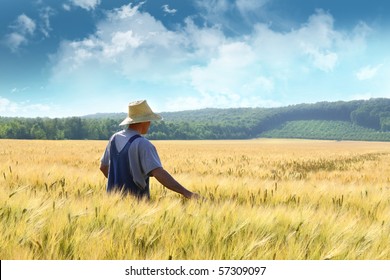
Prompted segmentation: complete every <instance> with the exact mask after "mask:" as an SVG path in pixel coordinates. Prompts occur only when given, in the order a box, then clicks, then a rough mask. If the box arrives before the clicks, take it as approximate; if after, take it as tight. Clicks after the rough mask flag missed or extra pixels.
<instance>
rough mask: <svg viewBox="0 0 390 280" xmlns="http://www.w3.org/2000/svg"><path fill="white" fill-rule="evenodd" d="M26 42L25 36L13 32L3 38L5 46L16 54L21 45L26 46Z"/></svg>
mask: <svg viewBox="0 0 390 280" xmlns="http://www.w3.org/2000/svg"><path fill="white" fill-rule="evenodd" d="M27 43H28V40H27V39H26V37H25V36H23V35H21V34H19V33H16V32H13V33H10V34H7V35H6V36H5V44H6V45H7V46H8V48H9V49H10V50H11V51H12V52H17V51H18V50H19V48H20V47H21V46H23V45H27Z"/></svg>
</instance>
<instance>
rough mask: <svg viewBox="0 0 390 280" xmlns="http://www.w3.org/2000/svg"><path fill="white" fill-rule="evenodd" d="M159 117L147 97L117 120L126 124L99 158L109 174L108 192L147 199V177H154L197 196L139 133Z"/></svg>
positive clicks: (106, 174) (189, 195) (131, 106)
mask: <svg viewBox="0 0 390 280" xmlns="http://www.w3.org/2000/svg"><path fill="white" fill-rule="evenodd" d="M161 119H162V117H161V116H159V115H157V114H155V113H153V111H152V110H151V109H150V107H149V105H148V104H147V102H146V100H142V101H136V102H133V103H130V104H129V113H128V117H127V118H126V119H124V120H123V121H122V122H121V123H120V125H123V126H126V128H125V129H124V130H122V131H119V132H117V133H115V134H114V135H113V136H112V137H111V138H110V141H109V142H108V145H107V147H106V150H105V152H104V154H103V156H102V158H101V164H100V170H101V171H102V172H103V174H104V176H105V177H106V178H108V182H107V192H112V191H119V192H123V193H125V194H131V195H134V196H136V197H138V198H147V199H149V198H150V191H149V177H155V178H156V179H157V181H159V182H160V183H161V184H162V185H164V186H165V187H166V188H168V189H170V190H172V191H175V192H177V193H180V194H181V195H183V196H184V197H186V198H198V194H196V193H193V192H191V191H189V190H187V189H186V188H185V187H183V186H182V185H181V184H179V183H178V182H177V181H176V180H175V179H174V178H173V177H172V176H171V175H170V174H169V173H168V172H167V171H166V170H165V169H164V168H163V167H162V165H161V162H160V158H159V156H158V153H157V150H156V148H155V147H154V146H153V144H152V143H151V142H150V141H149V140H147V139H146V138H144V137H142V136H141V134H146V133H147V132H148V130H149V127H150V122H151V121H154V120H161Z"/></svg>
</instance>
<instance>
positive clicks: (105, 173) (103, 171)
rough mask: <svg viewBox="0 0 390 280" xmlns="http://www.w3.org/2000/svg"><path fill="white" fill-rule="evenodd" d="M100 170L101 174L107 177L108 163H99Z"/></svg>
mask: <svg viewBox="0 0 390 280" xmlns="http://www.w3.org/2000/svg"><path fill="white" fill-rule="evenodd" d="M100 171H101V172H102V173H103V175H104V176H105V177H106V178H108V165H104V164H102V163H101V164H100Z"/></svg>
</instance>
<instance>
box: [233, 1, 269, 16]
mask: <svg viewBox="0 0 390 280" xmlns="http://www.w3.org/2000/svg"><path fill="white" fill-rule="evenodd" d="M269 1H270V0H237V1H236V5H237V8H238V10H239V11H240V12H241V13H242V14H245V13H248V12H254V11H256V10H258V9H260V8H262V7H263V6H264V5H265V4H266V3H268V2H269Z"/></svg>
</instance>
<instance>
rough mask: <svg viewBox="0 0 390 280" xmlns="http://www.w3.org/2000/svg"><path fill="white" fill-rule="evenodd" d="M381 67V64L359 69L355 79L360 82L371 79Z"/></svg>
mask: <svg viewBox="0 0 390 280" xmlns="http://www.w3.org/2000/svg"><path fill="white" fill-rule="evenodd" d="M381 67H382V64H379V65H377V66H371V65H368V66H365V67H362V68H360V69H359V71H357V72H356V77H357V78H358V80H360V81H364V80H370V79H373V78H374V77H375V76H376V75H377V73H378V71H379V69H380V68H381Z"/></svg>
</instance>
